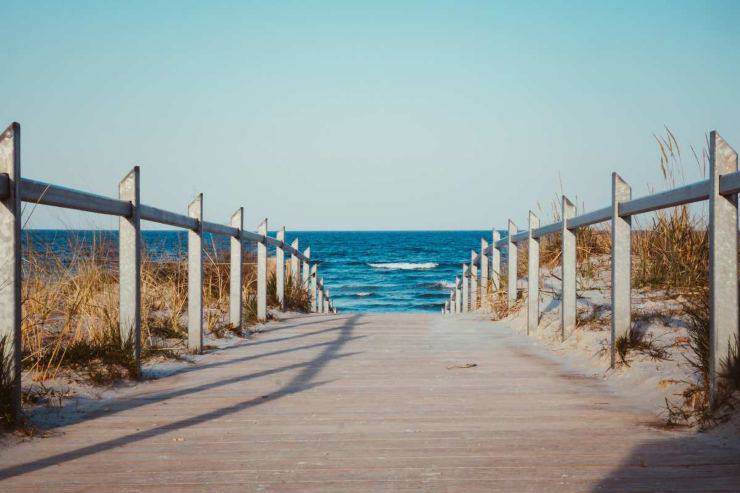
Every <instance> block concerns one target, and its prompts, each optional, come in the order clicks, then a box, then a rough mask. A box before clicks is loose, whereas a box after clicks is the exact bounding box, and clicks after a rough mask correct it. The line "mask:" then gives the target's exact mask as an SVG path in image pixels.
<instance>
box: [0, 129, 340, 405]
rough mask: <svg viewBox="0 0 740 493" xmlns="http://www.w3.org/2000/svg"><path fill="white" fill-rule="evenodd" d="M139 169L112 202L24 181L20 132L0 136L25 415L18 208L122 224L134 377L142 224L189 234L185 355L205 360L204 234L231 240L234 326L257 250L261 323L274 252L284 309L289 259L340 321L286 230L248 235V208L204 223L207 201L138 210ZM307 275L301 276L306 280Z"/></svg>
mask: <svg viewBox="0 0 740 493" xmlns="http://www.w3.org/2000/svg"><path fill="white" fill-rule="evenodd" d="M140 180H141V178H140V171H139V167H138V166H137V167H134V169H133V170H131V172H130V173H128V174H127V175H126V176H125V177H124V178H123V180H121V182H120V184H119V188H118V198H117V199H115V198H109V197H104V196H101V195H96V194H92V193H88V192H82V191H79V190H72V189H69V188H64V187H60V186H58V185H53V184H49V183H43V182H39V181H35V180H29V179H27V178H22V177H21V128H20V125H19V124H18V123H13V124H11V125H10V126H9V127H8V128H7V129H6V130H5V131H4V132H3V133H2V135H0V202H1V203H2V205H0V339H2V338H3V337H5V340H6V344H5V352H6V355H7V356H9V357H10V359H11V363H12V364H11V368H10V369H9V370H10V376H11V378H12V380H13V382H14V384H13V396H12V399H13V402H14V406H15V408H16V410H18V411H19V410H20V401H21V203H22V202H32V203H34V204H43V205H50V206H55V207H62V208H65V209H75V210H80V211H87V212H93V213H98V214H106V215H111V216H118V217H119V218H120V220H119V240H118V241H119V292H120V301H119V307H120V316H119V319H120V330H121V337H122V339H124V341H125V342H133V347H134V352H135V354H134V356H135V359H136V365H137V369H138V368H140V364H141V254H142V239H141V221H151V222H155V223H159V224H165V225H169V226H175V227H179V228H183V229H187V230H188V311H187V313H188V349H189V350H190V351H192V352H194V353H200V352H201V351H202V348H203V299H202V298H203V294H202V293H203V290H202V278H203V234H204V233H206V232H208V233H211V234H214V235H221V236H227V237H229V238H231V247H230V254H231V260H230V264H231V266H230V272H231V279H230V293H229V298H230V301H229V321H230V323H231V324H233V325H234V326H235V327H238V328H240V329H241V328H242V319H243V316H242V315H243V306H242V294H243V293H242V289H243V282H242V254H243V250H244V244H245V243H247V242H249V243H256V244H257V296H256V298H257V318H258V320H260V321H264V320H266V319H267V254H268V252H267V250H268V247H274V248H275V259H276V270H275V272H276V281H277V282H276V291H277V293H276V294H277V298H278V301H279V303H280V304H281V306H282V305H283V303H284V301H285V298H284V296H285V269H286V265H285V253H286V252H287V253H289V254H290V256H291V258H290V275H291V276H293V279H301V280H302V284H303V286H304V287H305V289H307V290H308V291H309V296H310V299H311V308H312V310H313V311H314V312H320V313H329V312H334V313H336V309H335V307H334V306H333V303H332V301H331V298H330V297H329V290H328V289H326V288H325V287H324V280H323V278H319V277H318V270H317V267H318V266H317V264H316V263H315V262H312V261H311V258H310V257H311V248H310V247H309V248H307V249H306V250H305V251H304V252H303V253H301V252H300V251H299V250H298V240H297V239H296V240H294V241H293V243H292V244H291V245H286V244H285V241H284V240H285V228H281V229H280V231H278V233H277V235H276V238H271V237H270V236H268V234H267V219H265V220H264V221H262V223H260V225H259V227H258V228H257V233H254V232H251V231H246V230H245V229H244V208H242V207H240V208H239V209H237V211H236V212H235V213H234V214H233V215H232V216H231V219H230V221H229V224H227V225H226V224H219V223H214V222H209V221H206V220H205V218H204V216H203V194H198V196H196V197H195V199H194V200H193V201H192V202H191V203H190V204H189V205H188V207H187V215H185V214H178V213H175V212H169V211H166V210H162V209H158V208H156V207H151V206H148V205H145V204H142V203H141V197H140V194H139V189H140ZM301 271H302V273H301Z"/></svg>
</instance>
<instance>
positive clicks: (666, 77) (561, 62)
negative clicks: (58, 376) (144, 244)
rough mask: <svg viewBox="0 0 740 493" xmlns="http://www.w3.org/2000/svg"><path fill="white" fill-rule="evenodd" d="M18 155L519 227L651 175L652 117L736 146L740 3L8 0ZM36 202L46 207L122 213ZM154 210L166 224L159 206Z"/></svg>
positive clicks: (377, 212) (216, 197) (47, 173)
mask: <svg viewBox="0 0 740 493" xmlns="http://www.w3.org/2000/svg"><path fill="white" fill-rule="evenodd" d="M0 30H1V31H2V39H3V57H2V65H1V66H2V75H1V76H0V94H2V102H0V125H2V126H3V127H4V126H5V125H7V124H9V123H10V122H11V121H18V122H20V123H21V125H22V132H23V141H22V146H23V148H22V166H23V175H24V176H26V177H28V178H34V179H39V180H43V181H49V182H53V183H56V184H60V185H65V186H70V187H75V188H81V189H84V190H89V191H93V192H96V193H100V194H104V195H111V196H113V195H115V194H116V193H117V183H118V181H119V179H120V178H121V177H123V175H124V174H125V173H126V172H127V171H128V170H129V169H130V168H131V166H133V165H135V164H139V165H141V167H142V200H143V201H144V202H145V203H147V204H149V205H154V206H158V207H162V208H166V209H170V210H175V211H182V212H184V211H185V210H186V205H187V203H188V202H189V201H190V200H191V199H192V197H193V196H194V195H195V194H196V193H197V192H203V193H204V194H205V199H204V209H205V215H206V218H207V219H208V220H212V221H217V222H227V221H228V217H229V215H230V214H231V213H232V212H233V211H234V210H235V209H236V208H237V207H238V206H241V205H243V206H244V207H245V209H246V224H247V226H249V227H250V228H253V227H255V226H256V225H257V224H258V223H259V221H260V219H261V218H263V217H268V218H269V219H270V225H271V227H276V226H278V225H282V224H285V225H286V226H287V227H288V229H292V230H360V229H374V230H378V229H381V230H382V229H485V228H488V227H491V226H495V227H498V228H504V227H505V225H506V219H507V218H508V217H511V218H513V219H514V220H515V222H517V223H519V224H520V225H521V226H524V223H525V220H526V214H527V211H528V210H529V209H534V208H536V207H537V204H538V203H540V204H542V206H543V207H545V208H546V209H547V208H548V207H549V204H550V202H551V201H552V199H553V198H554V197H555V196H556V194H559V193H560V188H561V185H560V183H561V182H562V185H563V189H564V191H565V192H566V193H567V194H570V195H572V196H573V197H575V196H577V197H578V199H579V201H583V202H585V206H586V209H594V208H599V207H603V206H605V205H607V204H608V202H609V192H610V173H611V172H612V171H618V172H619V173H620V174H621V175H622V176H623V177H624V178H625V179H626V180H627V181H628V182H629V183H631V184H632V186H633V191H634V195H635V196H638V195H642V194H644V193H646V192H647V187H648V185H649V184H652V185H655V186H656V187H658V188H660V185H661V179H660V173H659V169H658V157H659V154H658V148H657V145H656V144H655V140H654V138H653V134H661V133H663V132H664V130H663V129H664V126H668V127H670V128H671V129H672V130H673V132H674V133H675V135H676V136H677V138H678V140H679V143H680V144H681V146H682V151H683V153H684V158H685V159H684V160H685V161H686V165H687V168H688V169H689V173H688V175H689V178H690V181H691V180H693V179H697V178H698V177H699V175H698V173H697V172H696V169H695V168H696V167H695V166H694V165H693V164H692V158H691V156H690V154H691V153H690V150H689V145H694V146H696V147H697V148H701V147H702V146H703V145H704V139H705V134H706V133H707V132H708V131H709V130H710V129H714V128H716V129H718V130H719V132H720V133H721V134H722V135H723V136H724V137H725V139H726V140H727V141H728V142H729V143H730V144H731V145H734V147H735V148H736V149H740V97H738V91H739V90H740V2H728V1H716V2H714V1H707V2H673V1H672V2H668V1H665V2H642V1H640V2H637V1H622V2H608V5H607V2H577V3H575V2H471V1H459V0H458V1H445V2H440V1H418V2H411V1H409V2H401V1H398V0H396V1H380V0H376V1H372V2H370V1H368V2H358V1H354V2H344V1H332V2H329V1H326V2H288V1H286V2H269V1H264V2H203V1H194V2H162V1H160V2H143V1H142V2H139V1H132V2H99V1H98V2H35V1H21V2H19V1H15V0H11V1H9V2H8V1H6V2H4V4H3V8H2V16H1V17H0ZM115 224H116V223H115V222H114V221H112V220H111V219H110V218H103V217H101V216H91V215H81V214H78V213H74V212H70V211H60V210H59V209H55V210H52V209H51V208H43V210H37V211H35V212H34V214H33V216H32V218H31V221H30V223H29V225H30V226H32V227H51V228H54V227H83V228H84V227H92V226H99V227H111V226H113V225H115ZM149 227H151V226H149Z"/></svg>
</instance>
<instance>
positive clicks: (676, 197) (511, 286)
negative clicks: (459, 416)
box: [442, 131, 740, 402]
mask: <svg viewBox="0 0 740 493" xmlns="http://www.w3.org/2000/svg"><path fill="white" fill-rule="evenodd" d="M738 192H740V172H738V156H737V152H735V151H734V150H733V149H732V148H731V147H730V146H729V145H728V144H727V143H726V142H725V141H724V140H723V139H722V137H720V135H719V134H718V133H717V132H716V131H712V132H711V133H710V138H709V178H708V179H706V180H701V181H698V182H696V183H692V184H690V185H685V186H682V187H678V188H674V189H672V190H668V191H665V192H660V193H656V194H651V195H647V196H644V197H640V198H636V199H633V198H632V192H631V188H630V186H629V185H628V184H627V183H626V182H625V181H624V180H622V178H621V177H620V176H619V175H618V174H617V173H612V201H611V205H609V206H607V207H604V208H603V209H598V210H595V211H592V212H588V213H585V214H581V215H578V216H576V215H575V206H574V205H573V203H572V202H571V201H570V200H568V198H567V197H565V196H563V197H562V204H561V218H562V220H561V221H558V222H555V223H552V224H547V225H545V226H540V221H539V219H538V217H537V216H536V215H535V214H534V213H533V212H531V211H530V213H529V221H528V228H527V229H526V230H523V231H517V228H516V226H515V225H514V223H513V222H512V221H511V220H509V223H508V235H507V236H506V237H504V238H500V237H499V235H498V233H497V232H496V231H494V232H493V235H492V238H491V243H490V245H489V244H488V242H487V241H486V240H485V239H483V240H481V248H480V253H477V252H473V253H472V255H471V262H470V264H467V263H466V264H463V267H462V276H461V277H458V278H456V280H455V288H454V289H453V290H452V292H451V293H450V299H449V300H448V301H447V302H445V306H444V307H443V308H442V311H443V313H464V312H467V311H469V310H476V309H478V308H480V306H481V305H480V303H478V302H477V298H478V293H479V297H480V299H485V296H486V295H487V293H488V289H489V288H492V289H494V290H497V289H499V288H500V285H501V277H500V276H501V270H500V267H501V249H502V248H503V247H506V250H507V254H508V259H507V272H506V276H507V277H506V279H507V295H506V296H507V301H508V304H509V306H512V305H513V304H514V302H515V301H516V298H517V244H518V243H525V244H526V248H527V253H528V263H527V279H528V280H529V279H534V280H537V282H527V288H528V294H527V334H528V335H529V334H531V333H533V332H534V331H535V330H536V329H537V327H538V324H539V316H540V306H539V269H540V266H539V247H540V245H539V243H540V238H542V237H544V236H545V235H549V234H555V233H561V241H562V245H561V246H562V254H561V268H562V290H561V304H560V307H561V308H560V331H561V337H562V338H565V336H566V334H568V333H569V332H570V331H572V330H573V329H574V328H575V325H576V230H577V229H578V228H582V227H586V226H590V225H593V224H597V223H601V222H605V221H610V222H611V244H612V252H611V308H612V317H611V319H612V320H611V337H610V347H611V366H612V367H614V364H615V353H616V341H617V340H618V339H619V338H620V337H621V336H626V335H627V334H628V332H629V330H630V327H631V324H632V320H631V296H630V289H631V273H630V265H631V264H630V260H631V232H632V219H631V218H632V216H634V215H637V214H643V213H646V212H653V211H657V210H660V209H665V208H668V207H675V206H679V205H683V204H689V203H693V202H699V201H704V200H708V201H709V223H708V232H709V298H710V299H709V310H710V329H709V331H710V333H709V337H710V348H709V350H710V362H709V364H710V369H709V373H710V374H709V383H710V389H709V393H710V399H711V401H712V402H714V401H715V398H716V395H717V379H718V377H719V375H720V373H721V369H722V365H725V364H726V362H727V361H728V358H730V357H732V355H736V354H737V350H738V348H737V344H738V338H740V332H739V330H738V270H737V266H738V259H737V257H738V255H737V244H738V223H737V221H738V214H737V194H738ZM476 270H477V271H478V272H479V273H480V274H477V273H476Z"/></svg>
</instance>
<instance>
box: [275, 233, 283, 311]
mask: <svg viewBox="0 0 740 493" xmlns="http://www.w3.org/2000/svg"><path fill="white" fill-rule="evenodd" d="M276 238H277V240H278V241H280V242H281V244H280V245H278V246H277V247H276V248H275V292H276V294H277V299H278V303H279V304H280V309H281V310H284V309H285V247H284V244H285V226H283V227H281V228H280V229H279V230H278V232H277V235H276Z"/></svg>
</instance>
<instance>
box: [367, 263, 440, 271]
mask: <svg viewBox="0 0 740 493" xmlns="http://www.w3.org/2000/svg"><path fill="white" fill-rule="evenodd" d="M367 265H369V266H370V267H372V268H373V269H386V270H428V269H434V268H435V267H437V266H438V265H439V264H437V263H435V262H422V263H418V264H415V263H412V262H389V263H384V264H367Z"/></svg>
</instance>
